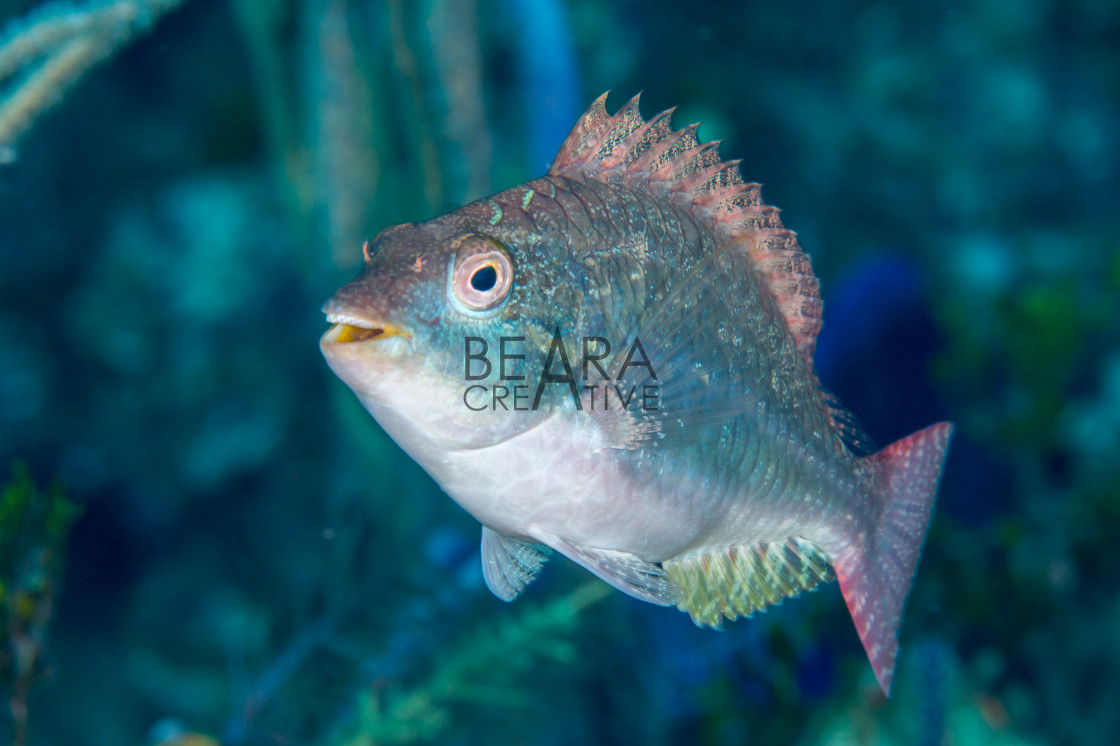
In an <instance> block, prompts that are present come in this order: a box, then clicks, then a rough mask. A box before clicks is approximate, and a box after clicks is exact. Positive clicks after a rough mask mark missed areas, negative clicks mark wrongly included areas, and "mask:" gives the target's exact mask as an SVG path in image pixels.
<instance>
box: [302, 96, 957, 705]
mask: <svg viewBox="0 0 1120 746" xmlns="http://www.w3.org/2000/svg"><path fill="white" fill-rule="evenodd" d="M604 102H605V96H603V97H600V98H599V99H598V100H596V101H595V103H594V104H593V105H592V106H591V108H590V109H589V110H588V111H587V113H585V114H584V116H583V117H581V119H580V120H579V121H578V122H577V123H576V125H575V126H574V128H573V129H572V132H571V134H570V135H569V136H568V138H567V139H566V140H565V142H564V144H563V145H562V146H561V148H560V151H559V153H558V154H557V157H556V159H555V160H554V162H553V164H552V166H551V168H550V169H549V173H548V174H547V175H546V176H544V177H541V178H539V179H535V180H533V181H530V182H528V183H526V184H524V185H520V186H517V187H514V188H512V189H509V190H506V191H504V192H501V193H499V194H497V195H494V196H493V197H490V198H487V199H484V200H480V201H479V202H475V203H473V204H470V205H466V206H464V207H462V208H460V209H458V210H455V211H453V212H451V213H448V214H446V215H442V216H439V217H437V218H434V219H432V220H429V221H425V222H423V223H417V224H409V225H405V226H399V227H396V228H394V229H392V230H386V231H384V232H383V233H382V234H381V235H380V236H379V237H378V238H377V239H375V240H374V241H373V242H372V243H371V244H370V245H369V246H368V250H367V256H366V263H365V266H364V267H363V270H362V272H361V274H360V275H359V276H358V278H357V279H355V280H354V281H353V282H351V283H349V284H348V285H346V286H345V287H343V288H342V289H341V290H339V291H338V293H336V295H335V296H334V298H332V299H331V300H330V301H329V302H328V303H327V304H326V306H324V311H325V312H326V313H327V317H328V320H330V321H331V322H332V323H333V326H332V327H331V329H330V330H329V331H328V332H327V333H326V334H325V335H324V336H323V339H322V341H321V348H322V351H323V354H324V355H325V357H326V359H327V361H328V363H329V364H330V366H331V368H332V369H333V370H334V371H335V372H336V373H337V374H338V375H339V377H340V378H342V380H343V381H345V382H346V383H347V384H348V385H349V386H350V387H351V389H352V390H353V391H354V392H355V394H356V395H357V396H358V399H359V400H360V401H361V402H362V404H363V405H364V406H365V407H366V408H367V409H368V410H369V411H370V413H371V414H372V415H373V416H374V418H375V419H376V420H377V421H378V422H379V423H380V424H381V426H382V427H383V428H385V430H386V431H387V432H388V433H389V435H390V436H392V437H393V438H394V439H395V440H396V441H397V442H398V444H400V445H401V447H402V448H403V449H404V450H405V451H406V452H407V453H408V454H409V455H410V456H411V457H412V458H414V459H415V460H416V461H417V462H418V463H419V464H420V465H421V466H422V467H423V468H424V469H425V470H427V472H428V473H429V474H430V475H431V476H432V477H433V478H434V479H435V480H436V482H438V483H439V484H440V486H441V487H442V488H443V489H444V490H445V491H446V492H447V493H448V494H449V495H450V496H451V497H452V498H453V499H454V500H455V501H456V502H457V503H459V504H460V505H461V506H462V507H463V508H464V509H466V510H467V511H468V512H470V513H471V514H472V515H474V516H475V517H476V518H478V520H479V521H480V522H481V523H482V525H483V529H482V564H483V574H484V577H485V579H486V583H487V585H488V587H489V588H490V589H491V590H492V591H493V592H494V594H495V595H497V596H498V597H499V598H501V599H503V600H506V601H510V600H512V599H514V598H516V597H517V595H518V594H519V593H520V592H521V591H522V590H523V589H524V588H525V586H526V585H528V583H530V582H532V580H533V578H534V577H535V576H536V575H537V573H538V572H539V571H540V569H541V567H542V565H543V563H544V561H545V559H546V558H547V554H548V551H549V550H552V551H555V552H557V553H559V554H561V555H563V556H564V557H567V558H568V559H570V560H572V561H574V562H576V563H577V564H579V565H581V566H582V567H584V568H585V569H587V570H588V571H590V572H592V573H594V574H596V575H597V576H599V577H600V578H602V579H603V580H605V581H606V582H608V583H610V584H611V585H613V586H614V587H616V588H618V589H619V590H622V591H624V592H625V593H627V594H629V595H631V596H633V597H635V598H638V599H641V600H644V601H648V602H651V603H656V604H661V605H665V606H675V607H677V608H679V609H681V610H682V611H685V612H687V613H688V614H689V615H690V616H691V617H692V619H693V620H694V621H695V622H696V623H697V624H699V625H702V626H720V625H721V624H722V623H723V622H724V621H726V620H730V619H734V618H736V617H740V616H750V615H752V614H754V613H757V612H759V611H761V610H763V609H765V608H766V607H768V606H770V605H773V604H775V603H780V602H781V601H783V600H784V599H786V598H788V597H791V596H794V595H797V594H798V593H801V592H803V591H806V590H811V589H812V588H814V587H816V586H817V585H818V584H820V583H821V582H825V581H827V580H829V579H831V578H832V577H833V576H835V578H836V579H837V580H838V581H839V583H840V588H841V591H842V593H843V595H844V599H845V601H846V603H847V605H848V609H849V612H850V613H851V616H852V619H853V622H854V624H855V627H856V630H857V632H858V633H859V636H860V639H861V641H862V642H863V645H864V648H865V650H866V652H867V655H868V658H869V660H870V661H871V664H872V667H873V669H874V671H875V674H876V676H877V678H878V680H879V683H880V685H881V686H882V688H883V691H884V692H886V693H888V694H889V691H890V686H891V680H892V677H893V671H894V661H895V657H896V655H897V648H898V628H899V625H900V624H901V619H902V612H903V607H904V604H905V601H906V596H907V595H908V593H909V588H910V584H911V581H912V578H913V576H914V572H915V568H916V565H917V561H918V556H919V553H920V550H921V546H922V543H923V541H924V538H925V534H926V530H927V527H928V523H929V518H930V513H931V511H932V507H933V502H934V498H935V495H936V491H937V484H938V480H939V478H940V473H941V467H942V463H943V461H944V458H945V453H946V449H947V447H948V441H949V437H950V435H951V432H952V426H951V425H950V424H949V423H940V424H937V425H933V426H931V427H929V428H926V429H925V430H922V431H919V432H917V433H915V434H913V435H911V436H909V437H908V438H904V439H903V440H901V441H898V442H896V443H894V444H891V445H890V446H888V447H886V448H884V449H882V450H880V451H878V452H876V453H868V450H869V449H868V448H867V444H868V443H869V442H870V441H869V439H868V438H867V437H866V436H865V435H863V433H862V432H861V431H860V430H859V428H858V425H857V424H856V422H855V419H854V417H853V416H851V415H850V414H849V413H847V412H846V411H845V410H844V409H843V408H842V407H841V406H840V405H839V403H838V402H837V401H836V400H835V398H834V397H832V396H831V395H829V394H827V393H826V392H824V391H823V390H822V389H821V387H820V384H819V382H818V380H817V377H816V373H815V370H814V366H813V355H814V352H815V349H816V337H817V333H818V332H819V330H820V327H821V322H822V318H823V315H822V308H823V305H822V301H821V297H820V287H819V283H818V281H817V279H816V277H815V276H814V275H813V272H812V268H811V265H810V261H809V257H808V255H807V254H806V253H805V252H804V251H802V249H801V247H800V245H799V243H798V241H797V237H796V236H795V235H794V234H793V233H792V232H791V231H789V230H788V229H786V228H785V227H784V226H783V224H782V221H781V219H780V217H779V215H778V211H777V210H776V209H775V208H773V207H771V206H769V205H766V204H765V203H763V202H762V198H761V193H760V189H759V186H758V185H757V184H753V183H747V182H745V181H744V180H743V178H742V176H741V175H740V172H739V165H738V164H739V162H738V161H722V160H721V159H720V156H719V150H718V143H700V142H699V140H698V139H697V137H696V126H695V125H690V126H688V127H685V128H683V129H680V130H675V131H674V130H673V129H672V128H671V125H670V117H671V112H664V113H662V114H660V115H657V116H655V117H653V118H652V119H650V120H645V119H643V118H642V116H641V114H640V111H639V107H638V99H637V98H636V97H635V98H634V99H632V100H631V101H630V102H629V103H627V104H626V105H625V106H623V107H622V108H621V109H620V110H619V111H618V112H617V113H616V114H614V115H611V114H609V113H607V111H606V108H605V105H604ZM585 337H598V338H602V339H605V340H606V341H607V343H608V344H610V345H611V350H612V352H611V354H610V355H608V356H606V357H604V358H603V362H604V363H605V365H606V366H607V367H606V368H605V369H604V372H605V373H606V374H607V378H606V379H604V378H603V376H602V375H600V374H599V373H595V374H594V375H589V377H588V378H587V379H583V378H580V380H579V382H578V384H577V381H576V374H575V373H573V372H572V371H573V370H574V371H580V372H581V374H582V370H583V365H584V363H585V361H584V360H583V359H582V355H583V354H584V348H583V341H582V340H583V338H585ZM471 340H473V342H472V341H471ZM565 340H567V342H565ZM472 344H474V345H475V346H476V348H480V345H482V346H485V349H487V350H491V351H492V352H491V358H486V356H485V354H483V353H475V357H471V354H472V353H471V350H472V347H471V345H472ZM509 345H512V347H511V348H510V349H512V350H514V352H513V353H512V356H508V355H505V352H508V351H509V350H507V346H509ZM566 345H567V346H570V347H567V346H566ZM638 347H640V350H641V352H640V355H638V353H636V352H635V350H636V349H638ZM494 350H497V351H498V353H499V354H500V357H499V360H498V362H497V363H496V364H492V363H493V354H494V353H493V351H494ZM636 355H637V357H635V356H636ZM483 359H485V360H486V361H487V362H486V368H485V370H484V371H483V372H482V373H481V374H470V375H469V371H470V370H471V368H470V365H471V363H472V362H473V363H475V364H479V363H480V361H481V360H483ZM635 360H637V362H639V363H641V364H633V365H632V363H634V362H635ZM557 366H559V370H560V372H559V373H557ZM521 382H524V383H521ZM518 386H521V387H522V388H523V389H524V391H523V392H522V396H523V399H525V400H527V399H528V393H527V392H529V390H530V389H533V390H534V392H533V393H534V397H533V402H534V406H533V407H531V408H522V409H518V408H517V406H516V403H517V401H518V400H517V399H516V398H514V399H513V402H514V404H513V407H512V409H511V407H510V404H509V401H508V400H507V397H508V396H509V395H510V393H511V391H514V392H516V391H517V387H518ZM581 387H582V388H581ZM624 389H625V390H629V391H631V398H630V400H629V401H630V402H633V401H634V398H633V397H634V395H635V394H634V393H633V392H637V391H641V392H643V398H642V399H641V400H640V401H641V405H640V406H630V405H626V404H623V403H622V402H623V393H622V392H623V390H624ZM472 391H473V392H474V394H475V397H476V398H475V400H474V401H475V402H476V404H478V403H479V402H481V406H475V405H471V404H470V399H469V398H468V396H469V394H470V393H471V392H472ZM612 391H613V395H614V397H615V399H614V402H613V404H611V396H612ZM480 392H481V394H480ZM650 392H652V393H650ZM487 396H489V397H490V398H489V399H488V398H486V397H487ZM480 397H481V398H480ZM596 397H597V398H596ZM596 401H598V403H599V406H596ZM651 402H652V404H653V406H650V403H651Z"/></svg>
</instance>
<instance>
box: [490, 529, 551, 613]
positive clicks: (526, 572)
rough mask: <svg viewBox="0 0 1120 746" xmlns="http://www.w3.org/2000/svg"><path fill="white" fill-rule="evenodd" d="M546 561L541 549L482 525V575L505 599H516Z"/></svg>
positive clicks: (491, 588) (492, 591)
mask: <svg viewBox="0 0 1120 746" xmlns="http://www.w3.org/2000/svg"><path fill="white" fill-rule="evenodd" d="M547 560H548V554H546V553H545V552H543V551H541V549H538V548H537V547H535V546H533V545H531V544H526V543H525V542H523V541H518V540H517V539H511V538H510V537H508V536H502V535H501V534H499V533H498V532H497V531H494V530H492V529H489V528H487V527H486V526H483V527H482V577H483V578H484V579H485V580H486V587H487V588H489V589H490V592H491V593H493V594H494V595H495V596H497V597H498V598H500V599H502V600H503V601H512V600H513V599H515V598H517V596H518V595H519V594H520V593H521V591H523V590H525V586H527V585H529V583H531V582H533V579H534V578H536V577H537V573H538V572H540V570H541V566H543V565H544V563H545V562H546V561H547Z"/></svg>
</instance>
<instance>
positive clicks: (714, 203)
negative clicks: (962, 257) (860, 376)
mask: <svg viewBox="0 0 1120 746" xmlns="http://www.w3.org/2000/svg"><path fill="white" fill-rule="evenodd" d="M606 100H607V94H605V93H604V94H603V95H602V96H600V97H599V98H597V99H596V100H595V103H593V104H592V105H591V108H590V109H588V110H587V112H586V113H585V114H584V115H583V116H582V117H580V120H579V121H578V122H576V125H575V127H573V128H572V131H571V133H570V134H569V135H568V137H567V139H566V140H564V144H563V145H561V146H560V151H559V152H558V153H557V154H556V158H555V160H553V162H552V167H551V168H550V169H549V174H552V175H556V176H566V177H568V178H571V179H579V180H586V179H592V180H595V181H601V182H604V183H624V184H627V185H629V186H631V187H635V188H641V189H647V190H649V191H650V192H652V193H654V194H658V195H661V196H664V197H666V198H668V199H670V200H671V201H672V202H673V203H674V204H677V205H679V206H681V207H684V208H685V209H688V210H690V211H691V212H692V213H693V214H694V215H695V216H696V217H697V219H698V220H700V221H701V222H702V223H705V224H707V225H708V226H709V227H710V228H711V229H712V231H713V232H715V233H716V235H717V236H719V237H720V238H722V239H724V240H725V241H732V240H736V241H737V242H738V243H739V244H740V245H742V246H744V251H745V253H746V255H747V256H748V257H749V258H750V261H751V263H752V264H753V266H754V267H755V269H756V271H757V272H758V274H759V276H760V277H761V278H762V279H763V281H764V285H765V287H766V288H767V289H768V290H769V291H770V294H771V295H772V296H773V297H774V300H775V302H776V303H777V306H778V309H779V310H780V311H781V313H782V316H783V318H784V319H785V322H786V326H787V327H788V328H789V330H790V333H791V334H792V335H793V338H794V340H795V341H796V343H797V348H798V350H800V351H801V354H802V355H803V356H804V357H805V359H806V360H807V361H809V362H810V363H811V362H812V359H813V353H814V352H815V350H816V344H817V333H818V332H819V331H820V328H821V296H820V285H819V283H818V282H817V278H816V277H815V276H814V275H813V270H812V267H811V266H810V263H809V255H808V254H806V253H805V252H804V251H802V250H801V246H800V245H799V244H798V243H797V236H796V235H794V233H793V231H790V230H787V229H786V228H784V227H783V226H782V221H781V219H780V218H779V217H778V210H777V209H776V208H774V207H771V206H769V205H766V204H763V202H762V197H761V196H760V193H759V185H758V184H748V183H745V182H744V181H743V178H742V176H741V175H740V173H739V162H738V161H722V160H720V155H719V143H718V142H712V143H701V142H700V141H699V140H697V139H696V125H690V126H688V127H685V128H684V129H679V130H675V131H674V130H673V129H672V127H671V126H670V124H669V119H670V117H671V115H672V110H669V111H664V112H662V113H660V114H658V115H657V116H655V117H653V118H652V119H649V120H645V119H642V115H641V113H640V112H639V110H638V96H635V97H634V98H632V99H631V100H630V101H629V103H627V104H626V105H625V106H623V107H622V108H621V109H619V111H618V113H616V114H615V115H614V116H611V115H610V114H608V113H607V110H606V106H605V103H606Z"/></svg>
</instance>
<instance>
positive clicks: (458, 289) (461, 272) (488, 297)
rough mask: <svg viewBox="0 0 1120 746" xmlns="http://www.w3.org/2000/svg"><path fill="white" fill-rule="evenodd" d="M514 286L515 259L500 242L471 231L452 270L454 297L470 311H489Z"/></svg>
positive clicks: (464, 239) (463, 241)
mask: <svg viewBox="0 0 1120 746" xmlns="http://www.w3.org/2000/svg"><path fill="white" fill-rule="evenodd" d="M512 287H513V262H511V261H510V258H509V255H508V254H506V251H505V247H503V246H502V244H501V243H499V242H498V241H496V240H494V239H493V238H490V237H488V236H482V235H479V234H477V233H472V234H470V235H468V236H466V237H465V238H463V240H462V242H461V243H460V244H459V250H458V252H457V253H456V255H455V267H454V269H453V270H452V273H451V290H452V292H453V293H454V296H455V299H456V300H458V301H459V303H461V304H462V305H463V306H465V307H466V308H467V309H468V310H470V311H489V310H492V309H494V308H496V307H498V306H499V305H501V303H502V301H504V300H505V299H506V296H508V295H509V291H510V288H512Z"/></svg>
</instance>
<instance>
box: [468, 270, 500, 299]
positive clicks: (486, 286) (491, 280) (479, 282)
mask: <svg viewBox="0 0 1120 746" xmlns="http://www.w3.org/2000/svg"><path fill="white" fill-rule="evenodd" d="M497 284H498V270H496V269H494V265H492V264H487V265H486V266H485V267H479V268H478V269H476V270H475V272H474V274H473V275H471V287H472V288H474V289H475V290H477V291H478V292H480V293H485V292H486V291H487V290H492V289H493V288H494V286H495V285H497Z"/></svg>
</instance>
